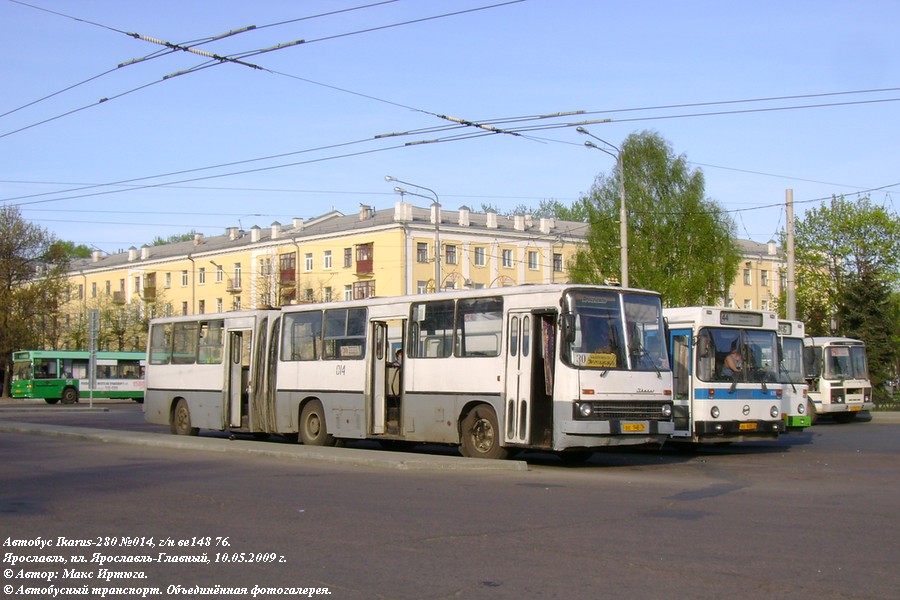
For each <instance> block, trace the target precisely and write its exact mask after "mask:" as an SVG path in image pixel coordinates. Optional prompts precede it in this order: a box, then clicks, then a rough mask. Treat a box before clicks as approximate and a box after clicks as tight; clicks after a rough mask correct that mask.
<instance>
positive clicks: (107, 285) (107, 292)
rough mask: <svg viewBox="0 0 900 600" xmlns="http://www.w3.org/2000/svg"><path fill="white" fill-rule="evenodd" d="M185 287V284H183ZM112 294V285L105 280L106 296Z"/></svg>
mask: <svg viewBox="0 0 900 600" xmlns="http://www.w3.org/2000/svg"><path fill="white" fill-rule="evenodd" d="M185 285H187V284H185ZM111 293H112V284H111V283H110V282H109V279H107V280H106V295H107V296H109V295H110V294H111Z"/></svg>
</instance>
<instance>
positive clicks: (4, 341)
mask: <svg viewBox="0 0 900 600" xmlns="http://www.w3.org/2000/svg"><path fill="white" fill-rule="evenodd" d="M68 264H69V254H68V252H67V249H66V246H65V244H60V243H58V242H57V241H56V239H55V238H54V237H53V236H52V235H51V234H49V233H48V232H47V231H46V230H44V229H43V228H41V227H38V226H37V225H33V224H31V223H28V222H27V221H25V220H24V219H22V215H21V213H20V212H19V209H18V207H15V206H3V207H0V369H2V372H3V373H4V375H5V376H4V378H3V388H4V389H3V392H4V394H5V393H6V391H7V390H8V389H9V384H8V382H9V370H10V361H11V360H12V353H13V352H14V351H15V350H21V349H40V348H55V347H56V346H57V344H58V343H59V339H60V336H61V329H60V323H59V319H58V315H57V309H58V307H59V306H60V305H61V304H62V301H63V299H64V298H65V295H66V293H67V291H68V280H67V279H66V273H67V269H68Z"/></svg>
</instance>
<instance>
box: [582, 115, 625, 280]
mask: <svg viewBox="0 0 900 600" xmlns="http://www.w3.org/2000/svg"><path fill="white" fill-rule="evenodd" d="M575 131H577V132H578V133H583V134H584V135H589V136H591V137H592V138H594V139H595V140H597V141H599V142H602V143H604V144H606V145H607V146H609V147H610V148H612V149H613V150H615V151H616V152H615V154H614V153H612V152H610V151H609V150H607V149H606V148H603V147H601V146H598V145H597V144H595V143H594V142H591V141H587V142H585V143H584V145H585V146H587V147H588V148H593V149H595V150H599V151H600V152H606V153H607V154H609V155H610V156H612V157H613V158H615V159H616V170H617V171H618V174H619V198H620V203H619V237H620V238H621V261H622V287H628V220H627V219H628V213H626V212H625V169H624V167H623V166H622V151H621V150H619V149H618V148H617V147H616V146H614V145H613V144H610V143H609V142H607V141H606V140H604V139H601V138H598V137H597V136H596V135H594V134H592V133H591V132H590V131H588V130H587V129H585V128H584V127H577V128H576V129H575Z"/></svg>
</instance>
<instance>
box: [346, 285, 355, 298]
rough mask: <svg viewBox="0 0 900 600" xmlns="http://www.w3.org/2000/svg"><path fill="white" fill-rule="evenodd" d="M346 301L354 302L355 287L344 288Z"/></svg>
mask: <svg viewBox="0 0 900 600" xmlns="http://www.w3.org/2000/svg"><path fill="white" fill-rule="evenodd" d="M344 300H353V286H351V285H345V286H344Z"/></svg>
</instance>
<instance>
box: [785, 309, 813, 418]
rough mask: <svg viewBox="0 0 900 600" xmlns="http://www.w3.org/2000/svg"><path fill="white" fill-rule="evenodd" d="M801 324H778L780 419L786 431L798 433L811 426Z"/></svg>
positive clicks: (789, 322) (790, 321)
mask: <svg viewBox="0 0 900 600" xmlns="http://www.w3.org/2000/svg"><path fill="white" fill-rule="evenodd" d="M804 337H806V336H805V335H804V325H803V321H794V320H782V321H779V322H778V343H779V356H780V358H781V368H780V373H781V377H782V382H784V384H785V385H784V396H783V399H784V405H783V407H782V417H783V418H784V427H785V430H786V431H788V432H800V431H803V430H804V429H805V428H806V427H809V426H810V425H812V413H813V412H814V411H812V410H811V408H810V404H809V385H808V384H807V383H806V379H805V377H804V370H803V338H804Z"/></svg>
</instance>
